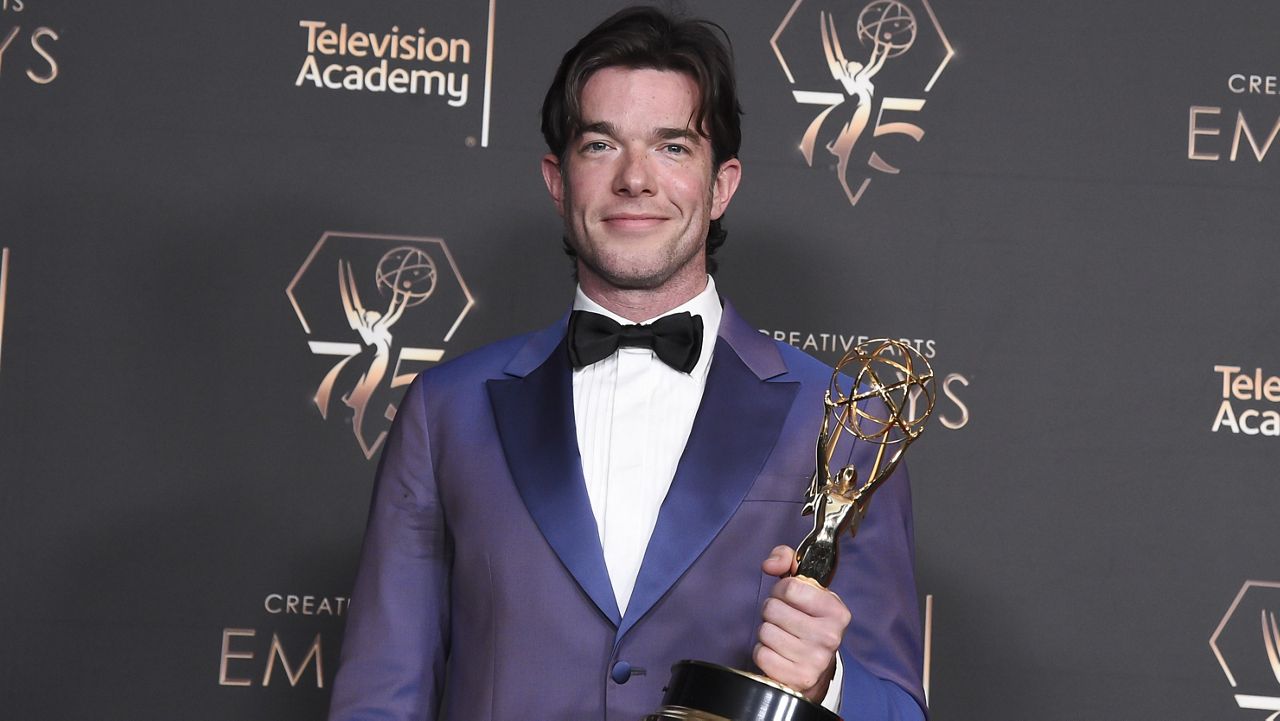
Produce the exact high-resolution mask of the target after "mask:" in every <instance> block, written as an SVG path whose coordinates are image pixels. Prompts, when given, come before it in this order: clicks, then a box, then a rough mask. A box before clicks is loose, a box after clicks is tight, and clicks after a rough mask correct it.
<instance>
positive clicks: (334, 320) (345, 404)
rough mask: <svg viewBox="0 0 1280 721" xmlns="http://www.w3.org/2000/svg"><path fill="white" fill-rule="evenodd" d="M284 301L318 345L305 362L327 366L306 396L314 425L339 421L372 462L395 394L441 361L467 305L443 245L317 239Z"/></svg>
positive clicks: (359, 237)
mask: <svg viewBox="0 0 1280 721" xmlns="http://www.w3.org/2000/svg"><path fill="white" fill-rule="evenodd" d="M335 279H336V282H335ZM285 292H286V295H287V296H288V297H289V300H290V302H291V303H292V304H293V308H294V311H295V312H296V313H297V314H298V320H299V321H300V322H301V324H302V328H303V330H304V331H305V332H306V333H307V335H308V336H313V337H315V336H320V337H322V338H323V339H322V340H309V341H308V346H309V347H310V349H311V352H312V354H314V355H317V356H323V357H329V358H332V359H333V360H332V364H331V365H330V366H329V368H328V369H327V370H326V371H325V372H324V374H323V376H322V377H321V378H320V381H319V383H318V384H317V385H316V387H315V391H314V393H313V395H312V401H313V403H314V404H315V407H316V409H317V410H318V411H319V412H320V417H321V418H323V419H325V420H329V419H330V418H331V417H332V416H338V415H341V416H343V417H344V418H345V419H347V421H348V422H349V423H350V425H351V432H352V434H353V435H354V436H355V439H356V443H357V444H358V445H359V447H360V451H361V452H362V453H363V454H364V456H365V458H370V459H371V458H373V457H374V456H375V455H376V454H377V453H378V450H379V449H380V448H381V447H382V443H383V441H385V440H386V436H387V430H388V428H389V427H390V423H391V421H392V420H393V419H394V418H395V414H396V407H397V403H398V402H399V396H400V394H401V393H402V391H397V389H399V388H402V387H404V386H407V385H408V384H409V383H411V382H412V381H413V379H414V377H415V376H417V374H418V372H419V371H421V370H423V369H424V368H426V367H427V365H428V364H431V363H435V362H438V361H440V360H441V359H442V358H443V357H444V353H445V351H444V349H443V348H441V347H439V346H442V345H444V344H445V343H447V342H448V341H449V340H450V339H451V338H452V337H453V334H454V332H456V331H457V329H458V326H459V325H460V324H461V323H462V320H463V318H465V317H466V315H467V313H468V312H469V311H470V310H471V307H472V306H473V305H475V299H474V298H473V297H472V295H471V291H470V290H469V289H468V288H467V285H466V282H465V281H463V279H462V275H461V273H459V272H458V267H457V264H456V263H454V260H453V256H452V255H451V254H450V253H449V248H448V246H447V245H445V242H444V241H443V240H441V239H439V238H419V237H412V236H395V235H366V234H353V233H333V232H330V233H325V234H324V235H323V236H322V237H321V238H320V240H319V242H317V243H316V245H315V247H314V248H313V249H312V251H311V254H310V255H309V256H307V259H306V260H305V261H304V262H303V264H302V266H301V267H300V268H299V269H298V272H297V274H296V275H295V276H294V278H293V281H292V282H291V283H290V284H289V287H288V289H287V290H286V291H285ZM335 396H337V397H336V398H335Z"/></svg>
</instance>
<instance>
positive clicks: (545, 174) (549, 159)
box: [542, 153, 564, 218]
mask: <svg viewBox="0 0 1280 721" xmlns="http://www.w3.org/2000/svg"><path fill="white" fill-rule="evenodd" d="M542 182H544V183H546V184H547V192H548V193H550V194H551V202H553V203H555V204H556V212H557V213H559V214H560V217H562V218H563V217H564V172H563V170H562V168H561V167H560V158H557V157H556V156H555V155H554V154H552V153H547V154H546V155H544V156H542Z"/></svg>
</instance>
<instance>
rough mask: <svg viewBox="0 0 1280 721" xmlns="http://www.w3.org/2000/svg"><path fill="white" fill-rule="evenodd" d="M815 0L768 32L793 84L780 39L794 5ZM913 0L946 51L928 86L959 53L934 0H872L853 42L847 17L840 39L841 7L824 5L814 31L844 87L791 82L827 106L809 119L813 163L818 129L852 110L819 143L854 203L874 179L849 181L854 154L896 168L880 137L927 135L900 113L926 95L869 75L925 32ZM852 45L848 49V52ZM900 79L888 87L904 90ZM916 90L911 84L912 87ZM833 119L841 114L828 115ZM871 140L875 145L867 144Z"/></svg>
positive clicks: (807, 155)
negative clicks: (883, 85)
mask: <svg viewBox="0 0 1280 721" xmlns="http://www.w3.org/2000/svg"><path fill="white" fill-rule="evenodd" d="M811 1H814V2H816V0H795V2H794V3H793V4H792V5H791V8H790V10H788V11H787V14H786V15H785V16H784V17H783V18H782V21H781V22H780V23H779V24H778V27H777V29H776V30H774V32H773V35H772V36H770V38H769V46H770V47H771V48H772V49H773V53H774V56H775V57H776V58H777V61H778V65H779V66H780V67H781V69H782V72H783V74H784V75H786V77H787V81H788V83H790V84H791V85H797V84H798V83H797V79H796V76H795V74H794V72H793V70H792V64H791V63H789V62H788V61H787V56H786V54H785V53H784V50H783V48H782V45H781V39H782V36H783V34H784V33H786V32H787V31H788V29H789V28H793V20H795V17H796V14H797V11H799V10H800V9H801V6H802V5H804V4H805V3H806V2H811ZM915 3H919V5H920V6H921V7H922V8H923V10H924V13H923V14H924V16H925V17H927V19H928V23H929V27H931V28H932V30H933V36H934V37H936V39H937V41H938V44H939V48H940V50H941V51H942V54H941V57H940V59H939V60H938V62H937V65H936V66H935V67H933V68H932V72H931V74H930V76H929V79H928V81H927V82H924V83H923V87H922V88H921V89H919V92H920V94H928V93H929V92H930V91H931V90H932V89H933V86H934V84H935V83H936V82H937V81H938V79H939V78H940V77H941V76H942V73H943V71H944V70H945V69H946V67H947V66H948V65H949V64H950V62H951V60H952V58H954V57H955V55H956V51H955V48H954V47H953V46H952V45H951V41H950V39H949V38H948V37H947V34H946V31H945V30H943V28H942V24H941V23H940V22H939V21H938V16H937V13H935V12H934V9H933V5H932V3H931V2H930V0H870V1H869V2H867V3H866V4H865V5H864V6H863V7H862V10H861V12H859V13H858V15H857V23H856V25H855V26H854V29H855V33H854V35H853V37H854V39H855V40H856V44H853V43H849V42H848V40H849V34H848V26H847V24H846V26H845V30H846V35H845V42H844V43H841V40H840V27H839V23H838V18H837V13H835V12H834V11H832V12H830V13H829V12H828V11H826V10H820V11H819V12H818V16H817V19H818V33H817V34H818V35H819V36H820V38H821V48H822V50H821V53H822V54H823V56H825V59H826V71H827V72H828V73H829V74H830V75H831V77H830V78H826V79H824V84H825V85H826V86H827V87H831V86H832V84H833V83H834V84H836V85H837V86H838V87H839V88H840V90H841V91H840V92H834V91H831V90H815V89H804V90H792V96H793V99H794V100H795V102H796V103H798V104H800V105H812V106H818V107H820V108H822V109H821V110H820V111H819V112H818V113H817V115H816V116H815V117H814V118H813V119H812V120H811V121H810V123H809V126H808V128H807V129H806V130H805V132H804V134H803V135H802V137H801V141H800V145H799V150H800V152H801V156H802V157H803V159H804V161H805V163H806V164H807V165H808V166H809V167H814V164H815V157H814V156H815V153H816V152H817V151H818V148H819V147H820V145H819V142H818V138H819V136H820V135H821V136H826V137H831V135H832V133H830V131H829V130H828V128H829V127H831V126H833V125H835V126H839V123H838V120H839V119H840V118H843V117H847V118H848V119H847V121H846V122H845V123H844V124H843V127H840V129H839V131H838V132H837V133H835V134H834V137H833V138H832V140H830V141H829V142H827V143H826V144H825V145H823V146H821V147H824V148H825V150H826V151H827V152H828V153H830V154H831V155H832V156H834V158H835V161H834V165H835V171H836V177H837V180H838V182H839V184H840V186H841V187H842V188H843V190H844V193H845V196H846V198H847V199H848V201H849V205H850V206H857V204H858V202H859V201H860V200H861V199H862V197H863V194H864V193H865V192H866V190H867V187H868V186H869V185H870V184H871V180H872V178H873V177H875V175H874V174H872V173H871V172H869V171H860V173H861V181H860V182H858V180H857V178H855V179H854V182H853V184H852V185H851V184H850V175H851V171H852V170H853V168H852V167H851V166H852V164H853V161H854V159H855V158H856V159H858V160H861V159H862V158H863V157H865V163H859V166H861V165H865V167H866V168H869V169H870V171H875V172H877V173H880V174H888V175H897V174H899V173H900V172H901V170H900V169H899V168H898V167H897V166H895V165H893V164H892V163H890V162H889V161H888V160H886V158H884V157H883V156H882V155H881V154H880V151H879V149H878V146H880V145H881V144H882V143H881V142H879V141H878V140H877V139H879V138H882V137H885V136H894V135H902V136H906V137H908V138H910V139H911V140H913V141H914V142H916V143H919V142H920V141H921V140H922V139H923V138H924V134H925V130H924V128H922V127H921V126H919V125H917V124H916V123H914V122H909V121H906V120H904V119H903V118H905V117H908V116H907V115H906V114H908V113H918V112H920V111H921V110H923V109H924V106H925V99H924V98H923V97H904V96H899V95H888V94H885V93H883V92H881V91H878V90H877V88H876V84H875V83H874V82H872V80H873V79H874V78H875V77H876V76H877V75H878V74H880V73H881V71H882V70H883V69H884V68H885V66H886V64H887V63H889V62H890V61H891V60H892V59H894V58H897V57H899V56H901V55H903V54H905V53H906V52H907V51H909V50H911V49H912V48H913V47H915V46H916V44H917V42H918V41H919V39H920V35H921V33H920V31H919V28H920V26H921V22H922V21H921V20H920V19H919V18H918V17H917V14H916V13H915V12H913V11H912V10H911V8H910V5H912V4H915ZM828 4H830V3H828ZM811 19H812V18H811ZM793 32H794V30H793ZM868 42H869V43H870V48H869V56H867V57H866V58H865V62H864V61H863V59H862V58H863V56H862V55H861V53H860V51H862V50H863V46H865V45H867V44H868ZM847 48H848V49H850V50H849V52H847V53H846V49H847ZM814 52H816V51H814ZM811 82H813V80H812V78H810V79H808V80H806V86H807V85H808V84H809V83H811ZM898 87H899V84H897V83H895V84H893V85H891V86H890V89H891V90H893V91H895V92H906V90H905V89H904V90H903V91H898ZM915 92H916V91H911V93H912V94H914V93H915ZM849 101H853V102H849ZM877 104H878V106H879V107H878V110H877V111H876V112H875V113H874V117H873V113H872V109H873V105H877ZM887 115H888V117H886V116H887ZM832 119H834V120H835V121H836V122H834V123H830V122H828V121H829V120H832ZM868 146H870V150H869V152H868V151H867V148H868ZM855 149H856V150H857V154H856V155H855ZM855 187H856V189H855Z"/></svg>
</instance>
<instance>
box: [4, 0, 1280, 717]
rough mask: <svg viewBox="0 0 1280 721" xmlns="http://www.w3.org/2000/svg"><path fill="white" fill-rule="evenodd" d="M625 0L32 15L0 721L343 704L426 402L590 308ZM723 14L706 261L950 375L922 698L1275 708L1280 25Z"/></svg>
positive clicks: (1173, 14) (768, 326)
mask: <svg viewBox="0 0 1280 721" xmlns="http://www.w3.org/2000/svg"><path fill="white" fill-rule="evenodd" d="M617 6H618V4H617V3H613V2H607V3H600V2H586V1H585V0H580V1H576V2H567V1H566V2H558V3H555V4H554V5H550V4H547V3H521V2H512V1H511V0H455V1H453V2H443V1H437V0H380V1H379V2H373V3H370V2H355V1H354V0H279V1H277V2H271V3H257V4H253V3H209V2H190V1H186V0H172V1H170V2H158V1H154V0H152V1H146V2H132V3H83V2H75V3H73V2H70V1H69V0H0V261H2V265H0V476H2V482H0V513H2V514H3V518H2V519H0V588H3V592H2V593H0V598H2V599H3V600H0V609H2V612H0V707H3V709H4V711H3V713H2V714H0V715H3V716H5V717H11V718H24V719H87V718H96V719H219V718H235V719H272V720H278V719H316V718H320V717H321V716H322V714H323V713H324V710H325V709H326V708H327V705H328V694H329V690H330V687H331V685H332V680H333V675H334V672H335V670H336V666H337V660H338V652H339V648H340V646H341V642H342V628H343V621H344V615H345V613H346V610H347V595H348V593H349V590H350V588H351V583H352V577H353V574H354V570H355V560H356V554H357V552H358V548H359V543H360V536H361V533H362V530H363V526H364V520H365V513H366V509H367V507H368V501H369V494H370V487H371V481H372V476H373V471H374V466H375V461H374V460H372V459H376V456H377V453H378V451H379V450H380V446H381V442H382V438H383V434H384V433H385V432H386V428H387V426H388V424H389V418H390V417H391V416H393V415H394V410H395V404H396V403H397V402H398V401H399V398H400V395H401V393H402V392H403V390H404V386H405V384H406V383H407V382H408V380H409V379H411V378H412V376H413V375H414V374H415V373H417V372H419V371H421V370H423V369H425V368H427V367H430V366H431V364H433V363H436V362H439V361H440V360H442V359H446V360H447V359H449V358H452V357H456V356H458V355H460V354H462V353H463V352H465V351H467V350H469V349H472V348H475V347H477V346H479V345H481V344H484V343H487V342H489V341H492V340H495V339H497V338H500V337H503V336H507V335H509V334H512V333H514V332H518V331H522V330H526V329H531V328H534V327H539V326H541V325H543V324H546V323H548V322H550V321H551V320H553V319H554V318H556V317H557V316H558V315H559V314H560V313H561V312H563V310H564V309H565V308H566V306H567V304H568V303H569V302H570V299H571V294H572V288H573V285H572V281H571V278H570V264H569V261H568V260H567V259H566V258H565V257H564V256H563V255H562V254H561V251H560V228H559V220H558V218H557V217H556V216H555V213H554V212H553V209H552V207H551V204H550V202H549V200H548V199H547V197H546V194H545V190H544V188H543V186H542V180H541V178H540V176H539V173H538V161H539V158H540V156H541V155H542V153H543V152H544V148H543V145H542V141H541V137H540V135H539V134H538V131H537V125H538V108H539V105H540V102H541V97H542V93H543V92H544V89H545V87H546V85H547V84H548V83H549V81H550V78H551V75H552V73H553V71H554V68H555V66H556V63H557V62H558V60H559V57H560V55H561V54H562V53H563V52H564V50H565V49H567V48H568V47H569V46H570V45H571V44H572V42H573V41H574V40H575V39H576V38H577V37H578V36H580V35H581V34H582V33H583V32H585V31H586V30H587V29H588V28H590V27H591V26H592V25H594V24H595V23H596V22H598V21H599V20H600V19H602V18H603V17H605V16H606V15H607V14H609V13H610V12H612V11H613V9H615V7H617ZM691 11H692V12H693V13H695V14H699V15H704V16H707V17H709V18H712V19H714V20H716V21H718V22H720V23H721V24H723V26H724V27H725V29H726V30H727V31H728V33H729V35H730V36H731V37H732V39H733V44H734V48H735V51H736V55H737V65H738V71H739V74H740V78H741V86H742V87H741V91H742V97H743V101H742V102H743V106H744V108H745V110H746V116H745V118H744V127H745V139H744V143H743V153H742V162H743V166H744V169H745V171H744V173H745V174H744V181H743V184H742V187H741V190H740V191H739V193H738V197H737V198H736V199H735V201H734V203H733V206H732V207H731V208H730V210H729V213H728V215H727V216H726V227H727V228H728V229H729V233H730V235H729V242H728V244H727V245H726V246H725V248H724V249H723V251H722V253H721V255H720V258H721V271H720V273H719V275H718V280H717V282H718V284H719V286H720V287H721V288H722V290H723V291H724V292H725V293H726V294H727V295H728V296H731V297H732V298H733V299H734V302H735V303H736V304H737V306H738V308H739V309H740V310H741V311H742V312H743V313H744V315H745V316H746V317H747V318H749V319H750V320H751V321H752V322H753V323H754V324H755V325H756V326H757V327H758V328H760V330H761V331H762V332H765V333H768V334H770V335H774V336H776V337H778V338H781V339H783V340H785V341H787V342H789V343H792V344H794V345H796V346H798V347H800V348H803V349H804V350H806V351H808V352H809V353H811V354H813V355H815V356H817V357H819V358H822V359H824V360H827V361H828V362H832V361H834V360H836V358H838V356H839V354H840V353H841V352H842V351H843V350H844V349H845V348H846V347H847V346H848V345H849V344H850V343H854V342H857V340H858V339H860V338H862V337H864V336H892V337H897V338H903V339H908V340H909V341H910V342H911V343H913V344H915V345H916V346H917V347H919V348H920V349H921V351H922V352H923V353H924V354H925V355H926V356H928V357H929V358H930V359H931V361H932V362H933V364H934V367H935V369H936V370H937V371H938V378H939V381H940V385H939V399H938V408H937V415H936V417H935V420H934V421H933V428H932V429H931V430H930V432H929V434H928V435H927V437H926V439H925V440H924V442H923V443H921V444H920V445H918V446H917V447H916V448H915V449H914V451H913V455H912V458H911V465H912V471H913V472H912V477H913V479H914V481H915V499H916V529H917V542H918V566H919V568H918V571H919V582H920V590H921V594H922V601H924V600H925V599H924V597H925V596H926V595H927V596H928V597H929V603H930V605H929V606H928V608H929V609H930V612H929V614H928V619H927V620H928V622H929V629H930V634H929V639H928V640H929V689H930V698H931V701H932V706H933V708H934V715H935V717H936V718H938V719H943V720H947V721H963V720H965V719H973V720H981V721H991V720H992V719H1010V720H1016V719H1026V718H1036V719H1043V720H1045V721H1051V720H1054V719H1061V720H1063V721H1080V720H1082V719H1098V720H1115V721H1131V720H1140V719H1152V720H1155V719H1159V720H1160V721H1171V720H1174V719H1188V720H1190V719H1215V720H1229V719H1240V720H1241V721H1248V720H1249V719H1257V721H1263V720H1264V719H1267V718H1275V716H1274V713H1273V712H1274V711H1276V710H1280V660H1278V657H1280V654H1278V653H1277V647H1280V631H1278V630H1277V623H1276V617H1275V614H1276V613H1277V611H1280V565H1278V564H1277V561H1276V555H1275V549H1276V547H1277V545H1278V542H1280V531H1278V530H1277V524H1276V519H1277V516H1278V515H1280V496H1278V494H1277V491H1276V485H1275V484H1276V477H1275V476H1276V471H1275V468H1276V467H1277V464H1278V463H1280V375H1278V374H1280V337H1278V335H1277V332H1276V320H1277V317H1280V313H1278V311H1280V303H1278V301H1277V293H1276V290H1275V286H1273V285H1272V283H1273V282H1274V276H1275V275H1276V272H1277V269H1278V268H1280V245H1278V244H1277V240H1278V238H1277V231H1276V219H1277V207H1280V204H1278V203H1277V200H1278V196H1277V191H1280V165H1277V163H1278V162H1280V160H1278V159H1277V155H1280V150H1278V149H1277V148H1276V146H1277V145H1280V143H1277V142H1276V137H1277V133H1278V131H1280V94H1278V93H1280V87H1278V86H1277V76H1278V75H1280V53H1278V52H1277V47H1278V46H1277V44H1276V28H1277V27H1280V5H1277V4H1276V3H1274V2H1270V1H1268V0H1222V1H1220V2H1179V3H1171V2H1157V1H1156V0H1144V1H1142V2H1126V3H1116V2H1102V1H1100V0H1080V1H1078V2H1071V3H1063V2H1045V1H1043V0H1041V1H1038V2H1037V1H1034V0H1033V1H1031V2H1026V1H1024V0H987V1H986V2H982V3H974V2H963V1H962V0H928V1H927V2H926V0H902V2H895V1H886V0H879V1H877V2H870V1H869V0H767V1H766V0H752V1H751V2H745V3H744V2H731V1H730V0H718V1H715V2H711V1H708V2H697V3H693V4H692V7H691ZM824 20H825V21H827V27H828V28H829V29H830V32H828V33H827V39H826V43H825V48H824V39H823V32H822V28H823V22H824ZM853 63H858V64H859V65H853ZM397 283H398V284H400V287H401V288H408V289H410V292H409V294H408V295H407V296H405V295H403V294H401V296H400V297H402V298H403V299H406V300H407V302H404V303H400V304H398V305H399V306H401V307H393V305H392V302H391V301H392V299H393V298H394V297H396V296H397V294H395V293H392V292H390V290H389V289H390V288H391V287H393V286H394V285H395V284H397ZM362 378H363V380H362ZM494 452H495V453H497V452H498V450H497V449H496V448H495V449H494ZM801 490H802V489H800V488H797V489H796V491H797V494H799V493H800V492H801ZM872 512H873V513H874V509H873V510H872ZM923 607H924V605H923V604H922V608H923ZM655 702H656V699H655ZM1268 714H1271V715H1268Z"/></svg>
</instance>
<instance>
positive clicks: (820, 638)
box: [752, 549, 850, 700]
mask: <svg viewBox="0 0 1280 721" xmlns="http://www.w3.org/2000/svg"><path fill="white" fill-rule="evenodd" d="M775 550H776V549H775ZM788 550H789V549H788ZM761 616H762V623H761V624H760V630H759V634H758V637H759V641H760V642H759V643H758V644H756V647H755V650H754V652H753V653H752V660H754V661H755V663H756V665H757V666H758V667H759V668H760V670H761V671H762V672H764V674H765V675H766V676H768V677H770V678H772V679H773V680H775V681H778V682H780V683H783V684H786V685H787V686H790V687H791V688H794V689H796V690H798V691H800V692H801V693H803V694H804V695H805V696H807V697H809V698H811V699H814V700H819V699H821V698H822V696H823V695H824V694H825V693H826V690H827V685H828V684H829V683H830V681H831V675H832V673H833V671H834V668H835V656H836V653H837V652H838V651H839V648H840V641H841V639H843V638H844V631H845V628H847V627H848V625H849V620H850V614H849V609H848V608H847V607H846V606H845V604H844V601H842V600H841V599H840V597H839V596H837V595H836V594H834V593H832V592H831V591H828V590H827V589H825V588H822V587H821V586H819V585H817V584H816V583H814V582H812V581H810V580H808V579H802V578H784V579H782V580H781V581H779V582H778V583H777V584H775V585H774V587H773V591H772V593H771V594H770V596H769V598H768V599H766V600H765V603H764V607H763V609H762V611H761Z"/></svg>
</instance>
